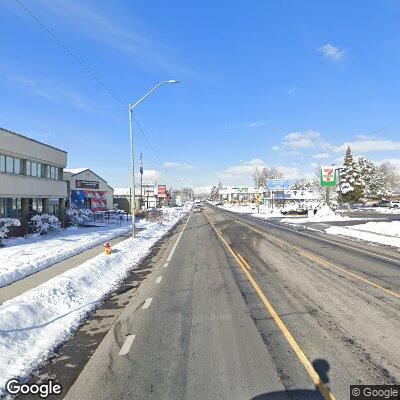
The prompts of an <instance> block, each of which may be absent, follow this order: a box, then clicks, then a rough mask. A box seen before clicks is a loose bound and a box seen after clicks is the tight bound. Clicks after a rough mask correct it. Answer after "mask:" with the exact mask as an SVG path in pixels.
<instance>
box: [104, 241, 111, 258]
mask: <svg viewBox="0 0 400 400" xmlns="http://www.w3.org/2000/svg"><path fill="white" fill-rule="evenodd" d="M111 252H112V248H111V245H110V243H108V242H105V243H104V254H107V255H108V256H109V255H110V254H111Z"/></svg>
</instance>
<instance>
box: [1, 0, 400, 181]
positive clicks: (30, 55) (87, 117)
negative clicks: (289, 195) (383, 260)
mask: <svg viewBox="0 0 400 400" xmlns="http://www.w3.org/2000/svg"><path fill="white" fill-rule="evenodd" d="M19 1H20V2H21V3H23V4H24V5H25V6H26V7H27V8H29V10H30V11H31V12H32V13H33V14H34V15H35V16H36V17H37V18H38V19H39V20H40V21H41V23H42V24H43V25H44V26H45V27H46V28H47V29H49V30H50V31H51V32H53V33H54V35H55V36H56V37H57V38H58V39H59V41H61V43H63V44H64V45H65V46H67V47H68V48H69V49H70V50H71V51H72V52H73V53H74V54H75V55H76V56H77V57H78V58H79V59H80V60H81V61H82V62H83V63H84V64H85V65H86V66H87V67H88V68H89V69H90V70H91V71H93V72H94V73H95V74H96V76H98V77H99V78H100V79H101V80H102V81H103V82H104V83H105V84H106V85H107V87H108V88H110V89H111V90H112V91H113V93H115V94H116V96H117V97H118V98H120V99H121V100H122V102H123V103H125V104H128V103H129V102H133V101H135V100H137V99H138V98H140V97H141V96H142V95H143V94H144V93H145V92H146V91H147V90H149V89H150V88H151V87H152V86H154V84H156V83H157V82H159V81H162V80H166V79H180V80H181V81H182V83H181V84H180V85H165V86H163V87H161V88H160V89H159V90H158V91H157V92H156V93H154V94H153V95H152V96H151V97H149V98H148V99H146V101H145V102H143V103H142V104H141V105H140V106H139V107H138V108H137V109H136V117H137V119H138V120H139V122H140V124H141V126H142V128H143V129H144V131H145V133H146V134H147V135H148V137H149V138H150V140H151V144H152V147H153V148H154V149H155V150H156V152H157V153H158V154H159V157H160V158H161V160H162V162H163V163H164V165H162V164H161V163H160V162H159V160H158V159H157V158H156V156H155V155H154V154H153V153H152V151H151V149H150V148H149V145H148V144H147V142H146V141H145V139H144V138H143V136H142V135H141V133H140V132H139V130H138V129H137V127H136V126H135V128H136V145H137V153H138V154H139V153H140V152H143V154H144V160H145V169H146V171H147V172H146V174H147V175H146V177H147V178H149V179H151V178H153V177H156V178H157V180H158V182H159V183H167V184H169V185H173V186H178V185H179V183H178V181H179V180H182V179H183V183H184V184H186V185H191V186H207V185H212V184H215V183H217V182H218V181H219V180H222V181H223V182H224V183H225V184H235V183H237V184H248V183H250V182H251V172H252V171H253V170H254V167H255V166H257V165H260V166H261V165H269V166H278V167H280V168H281V169H282V171H283V172H284V173H285V174H286V176H287V177H289V178H296V177H300V176H310V174H312V170H313V167H314V164H315V163H316V162H321V163H323V164H329V163H333V162H336V163H337V162H340V158H341V157H342V155H343V148H344V146H343V144H344V143H345V142H346V141H352V146H353V148H354V153H355V154H363V155H366V156H367V157H368V158H371V159H372V160H375V161H382V160H392V162H393V163H395V164H396V165H398V166H399V168H400V135H399V132H400V123H399V121H400V113H399V96H400V80H399V79H398V76H399V71H400V30H399V29H398V21H399V20H400V3H398V2H396V1H392V0H390V1H389V0H379V1H377V0H376V1H368V0H358V1H351V2H349V1H331V2H321V1H311V0H310V1H306V2H300V1H254V2H251V3H249V2H244V1H243V2H232V1H217V2H216V1H202V2H194V1H189V2H188V1H170V2H166V1H161V0H157V1H152V2H142V1H128V0H126V1H123V0H114V1H104V0H100V1H99V0H98V1H96V2H93V1H67V0H51V1H50V0H49V1H45V0H43V1H42V0H34V1H33V0H19ZM0 37H1V39H0V52H1V55H2V57H1V59H0V126H2V127H4V128H7V129H10V130H15V131H17V132H20V133H22V134H25V135H27V136H30V137H32V138H35V139H37V140H41V141H44V142H47V143H49V144H51V145H54V146H57V147H60V148H62V149H65V150H67V151H68V153H69V167H71V168H77V167H90V168H91V169H93V170H94V171H95V172H96V173H98V174H99V175H101V176H103V177H104V178H106V179H107V180H108V182H109V183H110V185H111V186H114V187H119V186H126V185H129V171H130V166H129V165H130V164H129V136H128V112H127V109H126V108H124V107H123V106H122V105H121V104H119V103H118V102H116V101H115V100H114V99H113V97H111V96H110V95H109V93H107V92H106V91H105V90H104V88H102V87H101V86H100V85H99V84H98V82H96V81H95V80H94V79H93V78H92V77H91V76H90V75H89V74H88V73H87V71H85V70H84V69H83V68H82V67H81V66H80V65H79V64H78V63H77V62H76V61H75V60H74V59H73V58H72V57H71V56H70V55H69V54H67V52H66V51H64V50H63V49H62V48H61V47H60V46H59V45H58V44H57V43H56V41H55V40H54V38H52V37H51V36H50V35H49V34H48V33H47V32H46V31H44V29H42V28H41V27H40V26H39V25H38V24H37V23H36V22H35V21H33V20H32V18H31V17H30V16H28V15H27V14H26V12H25V11H24V10H23V9H22V8H21V7H20V6H19V5H18V4H17V2H15V1H14V0H1V7H0ZM393 124H394V126H391V127H388V128H385V129H382V130H379V129H380V128H383V127H387V126H388V125H393Z"/></svg>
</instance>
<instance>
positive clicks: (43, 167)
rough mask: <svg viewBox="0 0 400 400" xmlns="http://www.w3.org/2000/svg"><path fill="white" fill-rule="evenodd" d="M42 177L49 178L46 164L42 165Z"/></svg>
mask: <svg viewBox="0 0 400 400" xmlns="http://www.w3.org/2000/svg"><path fill="white" fill-rule="evenodd" d="M41 177H42V178H47V175H46V165H45V164H41Z"/></svg>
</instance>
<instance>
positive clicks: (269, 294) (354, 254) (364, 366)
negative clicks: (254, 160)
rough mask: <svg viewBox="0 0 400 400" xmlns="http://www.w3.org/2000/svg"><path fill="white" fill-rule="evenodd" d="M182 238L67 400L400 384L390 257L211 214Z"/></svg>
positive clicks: (301, 393) (197, 216) (395, 274)
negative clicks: (358, 384) (359, 384)
mask: <svg viewBox="0 0 400 400" xmlns="http://www.w3.org/2000/svg"><path fill="white" fill-rule="evenodd" d="M179 232H180V233H179V235H173V236H172V238H171V239H170V241H171V242H170V244H169V246H168V251H165V252H164V254H162V255H161V256H160V257H159V259H158V260H157V262H156V263H155V265H154V266H153V269H152V272H151V273H149V274H148V275H147V277H146V279H145V280H144V281H143V283H142V284H141V285H140V286H139V288H138V289H137V290H136V291H135V293H134V295H133V297H132V298H131V300H130V302H129V304H128V305H127V306H126V308H125V309H124V310H123V312H122V313H121V314H120V315H119V317H118V319H117V321H116V322H115V323H114V324H113V325H112V327H111V329H110V330H109V332H108V333H107V334H106V336H105V337H104V339H103V340H102V342H101V343H100V345H99V346H98V348H97V350H96V351H95V352H94V354H93V355H92V357H91V358H90V360H89V361H88V362H87V364H86V366H85V367H84V368H83V370H82V372H81V373H80V375H79V377H78V378H77V380H76V381H75V383H74V384H73V385H72V386H71V387H70V388H69V391H68V394H67V395H66V399H70V400H76V399H93V400H94V399H133V398H134V399H269V400H272V399H288V398H291V399H321V398H330V399H348V398H349V386H350V385H351V384H357V383H364V384H386V383H387V384H390V383H395V382H399V381H400V369H399V365H400V350H399V346H398V343H399V342H400V337H399V332H400V329H399V328H400V322H399V309H400V294H399V286H400V270H399V268H400V259H399V256H398V255H397V254H395V253H393V252H391V251H389V250H383V249H380V248H376V247H372V246H371V247H368V246H361V245H360V244H357V243H354V242H349V241H346V240H341V239H338V238H336V239H332V240H330V238H329V237H328V236H326V235H325V236H323V235H321V234H319V233H318V232H315V233H314V232H312V233H310V232H307V231H302V230H299V231H296V230H295V229H290V230H288V229H287V228H285V227H282V226H280V225H279V224H276V223H274V222H273V223H268V221H267V222H259V221H257V220H255V219H252V218H249V217H245V216H241V215H236V214H233V213H229V212H226V211H222V210H220V209H215V208H211V207H208V206H207V207H206V209H205V211H203V212H202V213H192V214H191V215H190V217H189V219H186V220H185V221H183V223H182V224H181V225H180V226H179ZM319 235H320V236H319ZM327 238H328V240H327Z"/></svg>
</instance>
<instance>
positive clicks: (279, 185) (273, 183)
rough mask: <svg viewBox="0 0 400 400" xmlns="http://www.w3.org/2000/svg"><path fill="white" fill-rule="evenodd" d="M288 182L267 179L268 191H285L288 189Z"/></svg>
mask: <svg viewBox="0 0 400 400" xmlns="http://www.w3.org/2000/svg"><path fill="white" fill-rule="evenodd" d="M289 186H290V181H289V180H288V179H268V181H267V187H268V190H285V189H289Z"/></svg>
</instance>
